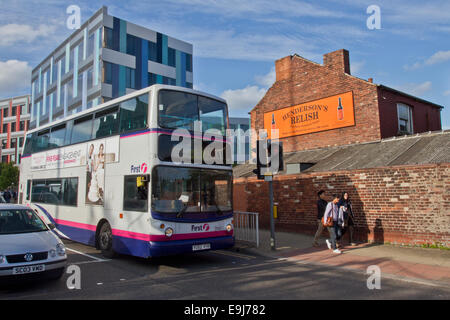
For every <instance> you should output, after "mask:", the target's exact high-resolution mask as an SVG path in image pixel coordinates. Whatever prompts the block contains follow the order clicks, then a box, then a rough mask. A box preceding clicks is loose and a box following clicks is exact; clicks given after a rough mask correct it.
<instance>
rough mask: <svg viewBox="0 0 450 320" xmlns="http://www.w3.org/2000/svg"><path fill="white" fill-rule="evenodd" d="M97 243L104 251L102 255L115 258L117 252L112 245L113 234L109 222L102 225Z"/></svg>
mask: <svg viewBox="0 0 450 320" xmlns="http://www.w3.org/2000/svg"><path fill="white" fill-rule="evenodd" d="M97 243H98V247H99V249H100V250H101V251H102V255H103V256H105V257H106V258H114V256H115V252H114V250H113V247H112V243H113V236H112V230H111V226H110V225H109V223H108V222H105V223H103V224H102V226H101V227H100V231H99V233H98V238H97Z"/></svg>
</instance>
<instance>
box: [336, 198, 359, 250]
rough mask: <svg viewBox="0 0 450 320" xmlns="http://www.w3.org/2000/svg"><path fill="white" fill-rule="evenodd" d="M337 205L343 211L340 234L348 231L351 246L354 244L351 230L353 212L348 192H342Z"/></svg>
mask: <svg viewBox="0 0 450 320" xmlns="http://www.w3.org/2000/svg"><path fill="white" fill-rule="evenodd" d="M338 207H339V208H342V210H343V213H344V229H343V230H342V236H344V234H345V233H346V232H347V231H348V234H349V242H350V245H351V246H354V245H356V244H355V242H354V241H353V232H354V225H355V223H354V219H355V216H354V214H353V207H352V202H351V200H350V196H349V195H348V192H343V193H342V196H341V199H340V200H339V203H338Z"/></svg>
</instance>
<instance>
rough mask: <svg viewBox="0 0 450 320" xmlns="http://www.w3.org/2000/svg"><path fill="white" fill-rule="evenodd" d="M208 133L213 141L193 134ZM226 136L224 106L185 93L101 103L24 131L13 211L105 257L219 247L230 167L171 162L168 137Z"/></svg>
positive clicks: (227, 229) (229, 239)
mask: <svg viewBox="0 0 450 320" xmlns="http://www.w3.org/2000/svg"><path fill="white" fill-rule="evenodd" d="M198 121H201V123H202V128H203V129H202V131H201V132H200V134H198V133H195V132H194V123H198ZM211 128H212V129H215V130H216V132H220V133H221V135H220V138H217V137H216V138H211V137H208V136H207V135H205V134H202V133H204V132H205V131H206V129H211ZM227 128H228V110H227V105H226V102H225V101H224V100H223V99H220V98H218V97H215V96H212V95H209V94H206V93H202V92H198V91H194V90H191V89H185V88H180V87H174V86H168V85H153V86H150V87H148V88H145V89H142V90H139V91H135V92H133V93H131V94H128V95H125V96H122V97H120V98H117V99H114V100H110V101H108V102H106V103H103V104H101V105H99V106H96V107H94V108H91V109H88V110H85V111H82V112H80V113H77V114H74V115H71V116H69V117H67V118H65V119H63V120H59V121H56V122H53V123H51V124H48V125H44V126H42V127H39V128H36V129H34V130H31V131H29V132H28V133H27V136H26V140H25V146H24V150H23V153H22V162H21V166H20V179H19V203H22V204H26V205H28V206H30V207H32V208H33V209H35V210H36V211H37V212H38V213H39V214H40V215H41V217H42V218H43V219H44V221H45V222H46V223H48V224H50V225H51V226H52V227H53V225H54V226H55V229H54V230H55V232H57V234H58V235H59V236H60V237H62V238H67V239H70V240H73V241H76V242H80V243H84V244H87V245H91V246H95V247H96V248H98V249H100V250H101V251H102V253H103V254H104V255H105V256H106V257H112V256H114V254H115V253H120V254H128V255H133V256H138V257H144V258H148V257H157V256H164V255H171V254H178V253H184V252H196V251H203V250H216V249H224V248H229V247H231V246H233V245H234V238H233V225H232V218H233V207H232V185H233V182H232V177H233V175H232V168H231V166H230V165H226V164H222V163H219V164H207V162H205V161H200V162H198V161H197V162H194V161H192V162H190V161H184V162H176V161H173V159H172V153H173V150H174V148H175V147H176V146H177V144H178V142H177V139H181V138H184V139H186V138H188V139H191V140H192V146H194V145H197V146H198V145H200V146H201V148H202V150H204V148H206V147H207V146H208V145H209V144H211V143H213V142H214V143H217V142H224V143H223V145H224V146H225V145H226V138H225V135H226V129H227ZM180 129H183V130H181V131H182V132H184V134H179V133H177V132H179V131H180ZM175 135H178V137H177V139H174V138H173V137H172V136H175ZM181 136H183V137H181ZM224 150H225V148H224ZM194 153H195V152H194V151H192V152H191V153H190V154H191V156H192V157H193V154H194ZM185 158H186V157H185Z"/></svg>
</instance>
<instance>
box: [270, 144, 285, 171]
mask: <svg viewBox="0 0 450 320" xmlns="http://www.w3.org/2000/svg"><path fill="white" fill-rule="evenodd" d="M267 157H268V159H269V161H268V164H267V167H269V168H270V169H271V170H273V171H274V172H273V173H275V172H279V171H283V168H284V162H283V142H281V141H280V140H276V141H272V140H270V139H269V140H267ZM272 161H275V163H272ZM277 161H278V165H277Z"/></svg>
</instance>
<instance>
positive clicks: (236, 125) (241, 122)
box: [229, 117, 251, 162]
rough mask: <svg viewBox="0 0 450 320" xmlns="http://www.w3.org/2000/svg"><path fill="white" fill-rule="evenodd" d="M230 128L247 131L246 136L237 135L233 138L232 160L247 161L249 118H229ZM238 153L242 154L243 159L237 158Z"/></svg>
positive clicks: (248, 157) (248, 153)
mask: <svg viewBox="0 0 450 320" xmlns="http://www.w3.org/2000/svg"><path fill="white" fill-rule="evenodd" d="M229 124H230V129H232V130H238V129H240V130H242V131H243V132H244V133H248V134H247V135H246V136H240V135H237V136H236V137H235V139H234V161H235V162H236V161H243V160H245V161H248V160H249V159H250V141H251V140H250V138H251V137H250V135H249V134H250V132H248V130H249V129H250V118H236V117H230V118H229ZM238 153H239V154H240V155H241V157H242V156H243V158H244V159H242V158H238Z"/></svg>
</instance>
